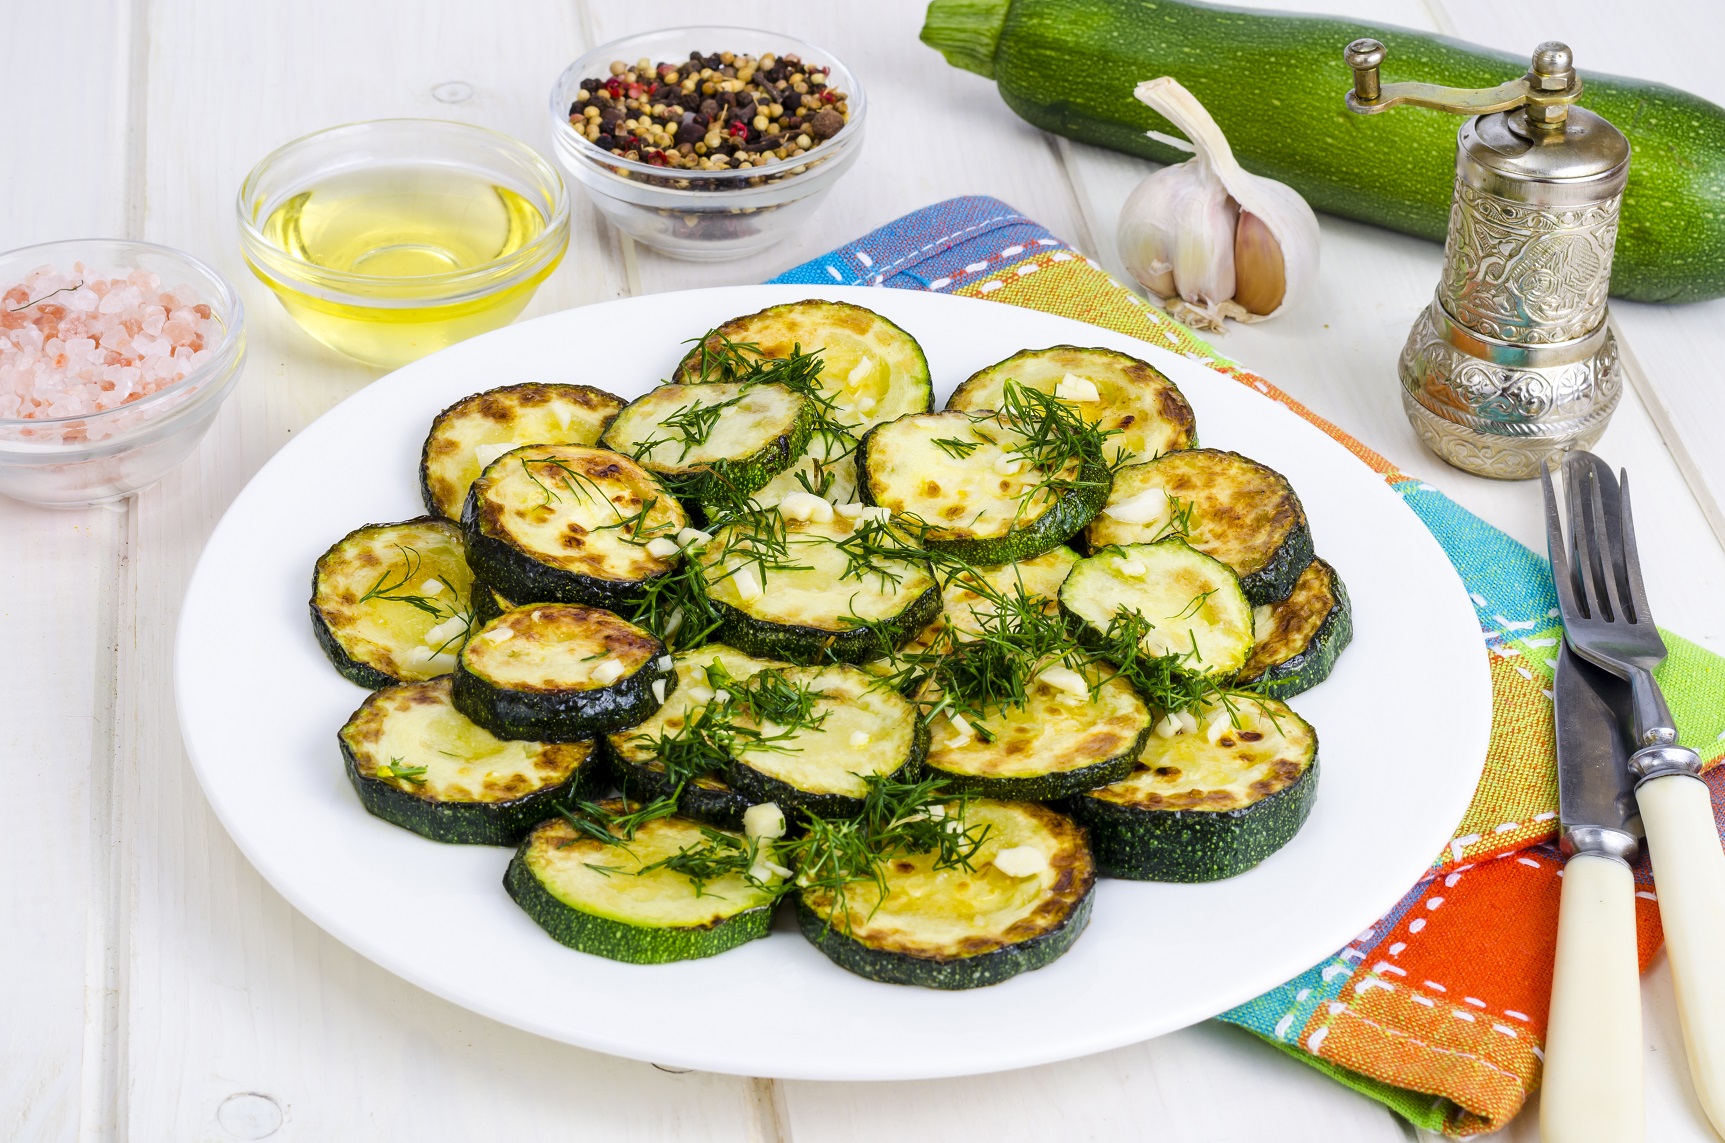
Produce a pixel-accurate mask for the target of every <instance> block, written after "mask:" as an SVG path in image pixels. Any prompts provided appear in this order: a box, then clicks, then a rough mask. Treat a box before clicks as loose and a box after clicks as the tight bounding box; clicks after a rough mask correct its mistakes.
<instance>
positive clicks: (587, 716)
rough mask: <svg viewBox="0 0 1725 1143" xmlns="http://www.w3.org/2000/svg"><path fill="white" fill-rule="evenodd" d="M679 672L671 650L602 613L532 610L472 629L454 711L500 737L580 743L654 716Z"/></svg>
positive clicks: (459, 665)
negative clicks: (651, 715)
mask: <svg viewBox="0 0 1725 1143" xmlns="http://www.w3.org/2000/svg"><path fill="white" fill-rule="evenodd" d="M676 685H677V672H676V671H675V670H674V669H673V666H672V662H671V657H670V656H669V655H667V654H665V645H664V644H663V643H661V642H659V640H657V639H655V638H654V637H653V636H652V635H650V634H648V633H647V632H646V631H644V630H642V629H641V628H639V627H637V626H635V625H634V624H633V623H630V622H628V621H627V620H625V619H622V618H621V617H619V616H616V615H613V614H612V613H611V612H609V611H604V610H601V609H600V608H597V607H583V606H581V605H580V604H575V603H530V604H528V605H527V606H525V607H517V608H516V609H515V610H513V611H506V612H504V613H503V614H502V615H499V616H498V617H497V618H496V619H493V620H492V621H491V622H489V623H487V624H485V625H484V626H483V627H480V628H479V629H478V630H476V631H474V633H473V635H472V637H471V638H469V639H468V641H467V644H466V646H464V647H462V649H461V655H460V656H459V657H458V658H457V659H456V663H455V708H456V709H457V710H459V711H460V712H461V713H462V714H465V715H466V716H467V717H468V718H470V719H472V720H473V721H474V722H476V723H478V724H479V725H480V726H483V727H484V728H485V729H487V730H489V731H490V732H491V733H492V734H495V735H496V736H497V737H499V738H526V739H532V740H534V741H540V742H575V741H578V740H580V739H584V738H597V737H598V736H600V735H603V734H609V733H610V732H611V731H614V730H621V729H623V728H624V727H628V726H634V725H635V724H636V723H638V722H640V721H642V720H643V719H645V718H646V717H647V716H648V715H650V714H652V713H653V712H654V711H655V710H658V709H659V707H660V705H661V704H663V703H664V701H665V698H666V696H667V695H668V694H669V693H670V691H671V688H673V687H675V686H676Z"/></svg>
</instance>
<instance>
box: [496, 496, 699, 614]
mask: <svg viewBox="0 0 1725 1143" xmlns="http://www.w3.org/2000/svg"><path fill="white" fill-rule="evenodd" d="M667 495H668V493H667ZM462 527H463V528H464V529H465V530H466V533H465V534H466V538H467V562H468V565H469V566H470V567H472V568H473V574H474V575H475V576H476V577H478V578H480V579H483V580H484V581H485V582H487V583H489V584H491V585H492V586H493V588H494V589H495V590H496V591H497V592H498V593H499V594H501V595H502V596H504V597H505V598H506V599H531V600H533V601H534V602H535V603H585V604H588V605H590V606H593V607H603V608H604V609H605V610H607V611H627V610H629V609H630V608H631V607H633V606H634V605H635V604H636V603H639V602H640V601H641V599H642V598H643V597H644V596H645V595H646V594H647V592H648V590H649V589H650V588H651V586H652V584H653V582H654V581H655V580H658V579H661V578H663V577H664V576H667V575H670V574H671V572H670V571H666V572H663V573H661V574H660V575H657V576H649V577H647V578H646V579H640V580H612V579H602V578H600V577H599V576H591V575H581V574H579V573H577V572H571V571H566V570H564V569H563V568H555V567H552V566H551V565H550V564H545V563H540V562H539V561H538V560H536V559H534V558H533V557H532V556H530V555H528V554H527V553H526V552H524V551H522V550H521V549H520V548H517V547H516V546H515V545H513V544H510V543H506V542H505V541H503V540H500V539H497V538H496V537H494V536H487V535H485V534H484V533H483V532H481V531H480V530H479V527H478V524H477V520H476V517H475V516H474V515H473V499H472V497H471V496H470V497H469V498H468V501H467V508H466V509H464V510H463V512H462Z"/></svg>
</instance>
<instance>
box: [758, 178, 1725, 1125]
mask: <svg viewBox="0 0 1725 1143" xmlns="http://www.w3.org/2000/svg"><path fill="white" fill-rule="evenodd" d="M774 281H776V282H787V283H797V284H805V285H843V286H884V287H889V288H894V289H912V290H936V291H939V292H942V293H952V294H961V295H965V296H969V297H977V298H988V299H990V300H992V301H997V302H1004V303H1006V304H1008V305H1017V306H1025V307H1028V308H1030V309H1038V310H1045V311H1047V312H1049V313H1056V314H1061V315H1063V316H1066V317H1071V318H1077V319H1079V320H1080V321H1087V322H1090V323H1092V324H1094V325H1098V326H1102V327H1104V328H1106V329H1111V330H1116V331H1118V332H1121V333H1125V334H1130V335H1131V336H1133V337H1137V338H1141V339H1143V340H1145V341H1148V342H1150V343H1151V344H1153V345H1162V346H1166V347H1167V348H1169V349H1171V350H1173V351H1174V352H1176V353H1181V354H1183V355H1185V356H1186V357H1188V358H1191V359H1193V360H1195V361H1198V362H1200V363H1202V364H1204V365H1206V366H1208V367H1210V368H1212V369H1215V370H1216V371H1218V372H1220V373H1224V374H1226V375H1228V376H1230V377H1232V378H1234V379H1235V380H1236V381H1238V382H1240V383H1241V384H1243V385H1248V386H1250V387H1251V388H1253V389H1255V390H1257V391H1258V392H1259V393H1261V394H1263V395H1264V397H1265V398H1267V399H1269V400H1272V401H1280V402H1281V403H1282V404H1284V405H1286V406H1288V407H1289V408H1291V409H1293V410H1294V411H1295V412H1296V413H1298V414H1299V415H1300V416H1302V417H1305V418H1306V419H1307V420H1309V421H1311V422H1312V423H1313V424H1316V425H1317V426H1318V427H1319V428H1322V429H1323V430H1324V431H1325V432H1327V433H1329V434H1330V435H1331V436H1332V437H1334V438H1335V439H1336V440H1338V441H1340V442H1341V443H1342V444H1343V445H1344V446H1346V447H1347V448H1348V450H1349V451H1350V452H1352V453H1353V454H1354V455H1356V456H1358V457H1359V458H1360V460H1361V462H1362V463H1364V464H1367V465H1370V466H1371V467H1372V469H1373V470H1374V471H1376V472H1378V473H1380V474H1381V475H1382V476H1383V478H1384V479H1385V480H1386V481H1388V482H1389V484H1390V486H1391V487H1392V488H1394V489H1395V490H1396V492H1398V493H1399V494H1400V495H1401V497H1402V499H1403V500H1404V501H1406V503H1407V505H1408V507H1409V508H1410V509H1412V511H1413V512H1414V513H1415V514H1416V515H1417V516H1419V518H1420V519H1421V521H1423V522H1424V523H1425V525H1426V526H1427V527H1428V528H1429V529H1431V532H1432V534H1433V535H1434V536H1436V537H1437V539H1438V541H1439V543H1441V544H1442V545H1443V548H1444V551H1445V552H1447V553H1448V555H1449V558H1450V559H1451V561H1452V562H1453V563H1454V564H1455V567H1456V570H1457V571H1458V572H1459V573H1460V574H1461V578H1462V580H1463V581H1464V583H1465V584H1466V585H1467V588H1468V591H1469V593H1470V594H1471V596H1472V598H1473V603H1474V607H1475V609H1476V610H1477V612H1478V615H1479V622H1480V629H1481V632H1482V643H1483V645H1484V646H1483V650H1484V653H1485V654H1486V655H1488V656H1489V658H1490V662H1491V676H1492V688H1493V702H1494V712H1493V719H1492V735H1491V745H1490V748H1489V752H1488V754H1487V757H1486V763H1485V772H1484V775H1483V777H1482V778H1481V779H1480V783H1479V788H1478V790H1477V791H1476V792H1475V794H1474V798H1473V804H1472V805H1471V806H1470V807H1469V808H1468V811H1467V815H1466V816H1465V817H1464V818H1463V819H1462V821H1461V823H1460V824H1459V825H1458V826H1457V827H1456V830H1455V836H1454V837H1453V839H1452V840H1451V841H1450V843H1449V845H1448V846H1447V847H1446V848H1445V849H1444V851H1443V852H1442V853H1440V854H1436V855H1434V860H1433V863H1432V867H1431V871H1430V873H1429V874H1428V875H1427V876H1426V877H1425V878H1424V879H1422V880H1421V881H1420V882H1419V883H1418V884H1417V885H1415V886H1413V887H1412V888H1411V889H1410V890H1409V891H1408V893H1407V895H1406V896H1405V897H1403V898H1402V900H1401V901H1400V902H1399V903H1398V904H1397V905H1396V907H1395V908H1394V909H1392V910H1391V911H1390V913H1389V914H1388V915H1387V916H1385V917H1384V918H1383V919H1382V920H1380V921H1379V922H1378V923H1377V924H1375V925H1373V926H1372V927H1371V928H1370V929H1367V930H1366V931H1365V932H1363V933H1361V934H1360V935H1359V936H1358V937H1356V938H1354V940H1352V941H1351V942H1349V943H1348V944H1347V945H1346V946H1345V947H1343V948H1341V949H1338V950H1337V951H1336V953H1335V955H1334V956H1332V957H1330V958H1328V959H1327V960H1325V961H1324V962H1323V963H1322V964H1318V965H1314V966H1313V967H1312V968H1311V969H1310V970H1309V971H1307V972H1305V973H1302V974H1301V975H1300V976H1298V977H1297V978H1295V979H1293V980H1290V981H1288V982H1287V983H1286V984H1284V985H1282V986H1281V987H1280V988H1277V989H1275V990H1273V991H1271V992H1268V993H1265V994H1264V995H1263V996H1260V997H1258V998H1257V999H1255V1000H1253V1001H1251V1002H1249V1003H1247V1004H1243V1005H1241V1006H1240V1007H1238V1008H1235V1009H1233V1010H1232V1011H1229V1012H1225V1013H1223V1014H1222V1015H1221V1017H1220V1019H1221V1020H1223V1021H1225V1022H1227V1023H1230V1024H1235V1025H1238V1026H1240V1027H1242V1028H1246V1029H1248V1030H1250V1031H1252V1032H1254V1033H1256V1034H1257V1035H1259V1036H1262V1037H1263V1038H1265V1039H1266V1040H1269V1041H1271V1042H1272V1043H1275V1044H1277V1045H1280V1046H1281V1047H1282V1048H1284V1049H1285V1050H1286V1051H1288V1052H1289V1053H1291V1054H1293V1055H1295V1056H1296V1057H1298V1058H1299V1059H1302V1060H1304V1061H1306V1062H1307V1063H1309V1064H1311V1065H1312V1066H1314V1067H1317V1068H1320V1069H1322V1070H1323V1071H1325V1072H1327V1073H1328V1074H1329V1075H1331V1076H1333V1077H1335V1078H1336V1079H1337V1080H1339V1081H1341V1082H1342V1083H1345V1084H1347V1085H1348V1086H1350V1087H1353V1088H1355V1089H1357V1090H1359V1091H1361V1092H1364V1093H1365V1094H1367V1095H1369V1096H1371V1097H1372V1098H1374V1099H1377V1100H1380V1101H1381V1102H1383V1103H1385V1104H1387V1105H1388V1106H1390V1107H1391V1108H1393V1109H1394V1110H1396V1111H1397V1112H1398V1113H1400V1114H1401V1115H1403V1116H1405V1117H1406V1118H1407V1119H1409V1120H1410V1121H1412V1122H1413V1123H1415V1124H1417V1125H1419V1126H1421V1127H1425V1128H1428V1129H1431V1130H1436V1131H1442V1132H1445V1133H1447V1134H1450V1135H1453V1136H1458V1137H1460V1136H1466V1135H1472V1134H1477V1133H1480V1132H1484V1131H1491V1130H1494V1129H1496V1128H1498V1127H1501V1126H1502V1125H1503V1124H1504V1123H1506V1122H1507V1121H1508V1120H1509V1119H1510V1118H1511V1117H1512V1116H1514V1115H1515V1113H1516V1112H1517V1111H1518V1110H1519V1109H1520V1108H1521V1106H1522V1103H1523V1102H1524V1101H1525V1100H1526V1098H1527V1095H1528V1093H1529V1092H1530V1091H1532V1090H1533V1089H1534V1088H1535V1087H1536V1086H1537V1085H1538V1082H1539V1076H1540V1059H1541V1052H1540V1044H1541V1042H1542V1039H1543V1037H1544V1032H1545V1017H1546V1004H1547V997H1548V993H1549V992H1550V988H1551V965H1552V958H1553V949H1554V947H1555V942H1556V935H1557V902H1558V888H1559V881H1558V871H1559V870H1560V869H1561V868H1562V858H1561V857H1560V855H1559V854H1558V851H1557V849H1556V847H1555V844H1554V843H1555V838H1556V833H1557V777H1556V771H1555V767H1554V756H1553V731H1552V718H1551V709H1552V708H1551V686H1552V668H1553V658H1552V657H1553V653H1554V651H1555V649H1556V647H1557V645H1558V642H1559V640H1560V639H1561V638H1562V635H1563V632H1562V628H1561V626H1560V625H1559V621H1558V617H1557V600H1556V597H1555V596H1554V594H1553V591H1552V583H1551V572H1550V569H1549V567H1548V566H1547V564H1546V562H1545V560H1544V559H1543V558H1541V557H1540V556H1538V555H1535V554H1534V553H1533V552H1530V551H1529V550H1528V549H1526V548H1525V547H1523V546H1522V545H1521V544H1519V543H1517V542H1516V541H1515V540H1513V539H1511V538H1510V537H1509V536H1507V535H1505V534H1504V533H1502V532H1500V531H1498V530H1497V529H1496V528H1493V527H1492V526H1491V525H1489V524H1487V523H1485V522H1484V521H1483V520H1480V519H1479V518H1478V517H1476V516H1474V515H1472V514H1471V513H1469V512H1467V511H1466V510H1464V509H1463V508H1461V507H1460V506H1459V505H1457V504H1456V503H1455V502H1454V501H1452V500H1450V499H1449V498H1448V497H1446V496H1444V495H1443V494H1442V493H1441V492H1439V491H1438V490H1437V489H1435V488H1432V487H1431V486H1430V485H1424V484H1421V483H1419V482H1418V481H1415V480H1412V479H1410V478H1408V477H1407V476H1404V475H1402V474H1401V473H1400V472H1397V471H1396V469H1395V467H1394V466H1393V465H1391V464H1390V463H1389V462H1388V461H1387V460H1385V459H1384V458H1383V457H1381V456H1379V455H1378V454H1377V453H1375V452H1373V451H1372V450H1371V449H1370V448H1368V447H1367V446H1365V445H1364V444H1361V443H1360V442H1359V441H1356V440H1354V439H1353V438H1352V437H1350V436H1348V435H1347V434H1345V433H1343V432H1342V431H1341V430H1340V429H1338V428H1336V427H1335V426H1334V425H1332V424H1330V423H1328V422H1327V421H1325V420H1324V419H1323V418H1322V417H1320V416H1318V415H1316V414H1315V413H1313V412H1312V411H1311V410H1309V409H1307V408H1305V407H1304V406H1303V405H1301V404H1300V403H1299V402H1297V401H1295V400H1293V399H1292V398H1290V397H1289V396H1288V395H1287V394H1285V393H1283V392H1282V391H1281V390H1279V389H1277V388H1276V387H1275V386H1274V385H1272V384H1271V383H1270V382H1268V381H1267V380H1265V379H1264V378H1262V377H1259V376H1258V375H1256V374H1254V373H1251V372H1249V371H1247V370H1246V369H1244V368H1242V367H1241V366H1239V365H1237V364H1235V363H1234V362H1232V361H1229V360H1228V359H1227V358H1225V357H1223V356H1221V355H1220V354H1218V353H1217V352H1216V350H1215V349H1214V348H1213V347H1212V346H1210V345H1209V344H1207V343H1206V342H1204V341H1202V340H1200V339H1199V338H1198V337H1196V336H1195V335H1194V334H1193V333H1192V332H1191V331H1190V330H1188V329H1186V328H1185V327H1184V326H1182V325H1180V324H1178V323H1177V322H1175V321H1173V320H1172V319H1170V318H1169V317H1167V316H1166V315H1165V314H1163V313H1162V311H1161V310H1159V309H1157V308H1155V307H1154V306H1151V305H1149V304H1147V303H1146V302H1145V301H1144V300H1143V299H1142V298H1140V297H1139V296H1138V295H1137V294H1135V293H1134V292H1133V291H1131V290H1130V289H1128V288H1126V287H1125V286H1124V285H1122V284H1121V283H1120V282H1119V281H1118V280H1116V279H1115V278H1113V277H1112V276H1110V275H1109V274H1108V273H1107V272H1106V271H1104V270H1103V269H1102V268H1101V267H1100V266H1099V265H1097V264H1096V263H1095V262H1094V261H1092V260H1091V259H1089V258H1087V257H1085V256H1084V255H1083V254H1081V253H1079V252H1078V251H1076V250H1074V249H1072V248H1071V247H1070V246H1068V245H1067V244H1066V243H1065V242H1062V241H1061V240H1060V239H1058V238H1056V237H1055V236H1054V235H1052V234H1050V233H1049V232H1048V231H1047V230H1045V229H1043V228H1042V227H1041V226H1039V225H1037V224H1036V223H1035V222H1034V221H1032V220H1031V219H1029V218H1026V217H1025V216H1024V215H1021V214H1019V213H1018V212H1017V211H1015V210H1013V209H1012V208H1011V207H1010V206H1008V205H1006V204H1005V203H1003V202H1000V201H998V200H996V199H991V198H983V197H967V198H957V199H952V200H949V201H947V202H942V203H937V204H935V205H934V206H930V207H927V208H925V209H923V210H919V211H916V212H915V213H913V214H909V215H906V216H905V217H903V218H900V219H898V220H897V221H895V222H892V223H889V224H888V225H886V226H883V227H881V228H880V229H879V230H876V231H874V232H873V233H870V234H867V235H864V236H863V237H861V238H859V239H857V240H856V241H854V242H852V243H850V244H848V245H846V246H843V247H841V248H839V249H837V250H834V251H832V252H831V253H829V254H825V255H823V256H821V257H819V258H816V259H814V260H812V261H810V262H806V263H804V264H803V265H801V266H797V267H796V268H794V269H792V270H789V271H787V272H786V273H784V274H782V275H780V276H779V277H778V278H775V279H774ZM1530 494H1531V493H1530ZM1666 642H1667V644H1668V645H1669V647H1670V648H1671V657H1670V658H1669V659H1668V660H1667V661H1666V664H1665V666H1664V668H1663V669H1662V670H1661V672H1660V675H1659V680H1660V683H1661V685H1662V686H1663V687H1664V688H1665V693H1666V696H1667V697H1668V698H1669V700H1670V703H1671V707H1672V710H1673V711H1674V712H1675V713H1676V716H1677V722H1678V725H1679V727H1680V728H1681V730H1682V733H1683V739H1684V741H1685V742H1688V743H1690V744H1696V745H1701V748H1702V751H1703V753H1704V754H1706V755H1708V756H1709V757H1710V760H1711V761H1718V757H1719V755H1720V754H1721V753H1722V751H1725V747H1721V745H1720V739H1721V737H1725V735H1722V733H1721V732H1722V731H1725V659H1721V658H1720V657H1719V656H1716V655H1713V654H1711V653H1710V652H1707V651H1704V650H1702V649H1701V648H1699V647H1697V646H1695V645H1694V644H1692V643H1689V642H1686V641H1685V640H1683V639H1681V638H1678V637H1676V636H1673V635H1670V634H1669V633H1668V634H1667V635H1666ZM1709 782H1710V785H1711V786H1712V789H1713V805H1714V814H1715V817H1716V818H1717V819H1718V820H1719V822H1720V825H1721V829H1722V832H1725V768H1720V769H1717V770H1714V771H1712V773H1711V774H1710V777H1709ZM1636 877H1637V881H1638V886H1637V888H1638V890H1639V891H1638V893H1637V901H1636V907H1637V908H1636V914H1637V919H1638V921H1639V936H1640V947H1641V962H1642V968H1643V969H1645V968H1646V967H1647V964H1648V961H1649V960H1650V959H1651V958H1652V956H1653V955H1654V953H1655V952H1657V950H1658V947H1659V943H1660V939H1661V938H1660V930H1659V914H1658V909H1657V907H1656V906H1655V904H1654V901H1655V898H1654V890H1653V884H1652V880H1651V878H1650V877H1649V876H1648V871H1647V868H1646V865H1645V861H1644V862H1643V865H1642V867H1641V868H1640V869H1639V870H1638V871H1637V874H1636Z"/></svg>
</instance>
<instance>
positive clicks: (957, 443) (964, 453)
mask: <svg viewBox="0 0 1725 1143" xmlns="http://www.w3.org/2000/svg"><path fill="white" fill-rule="evenodd" d="M934 444H935V447H937V448H939V449H940V451H942V452H944V453H945V454H946V455H947V456H950V457H952V458H953V459H954V460H964V459H965V458H966V457H968V456H970V454H971V453H973V452H975V451H976V450H977V449H979V448H981V447H982V442H981V441H962V440H959V439H958V438H957V437H936V438H935V439H934Z"/></svg>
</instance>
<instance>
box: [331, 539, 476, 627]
mask: <svg viewBox="0 0 1725 1143" xmlns="http://www.w3.org/2000/svg"><path fill="white" fill-rule="evenodd" d="M395 547H396V551H398V552H400V553H401V565H400V572H399V574H396V573H395V572H394V570H393V568H384V569H383V571H382V572H381V573H380V574H379V575H378V577H377V579H376V580H374V581H372V585H371V587H369V588H367V589H366V592H365V594H364V595H362V596H360V597H359V601H360V602H361V603H370V602H371V601H372V600H374V599H376V600H382V601H384V602H387V603H401V604H406V605H407V606H408V607H411V608H414V609H415V610H418V611H423V612H425V614H427V615H429V616H431V617H432V618H433V619H436V620H439V621H442V620H446V619H459V620H461V630H460V631H458V632H456V633H455V634H454V635H452V636H450V637H449V638H448V639H445V640H444V641H443V643H442V645H440V646H438V647H434V648H433V649H432V654H434V655H441V654H443V653H444V652H445V651H447V650H449V648H450V647H453V646H455V645H457V644H459V643H463V642H465V641H466V640H467V634H468V632H469V631H470V630H472V628H473V613H472V612H471V611H469V610H466V609H464V608H463V607H462V606H461V604H460V601H459V599H458V598H457V596H456V593H455V589H454V588H452V587H450V586H449V585H448V584H444V585H443V586H444V589H445V590H446V591H448V592H449V598H450V602H449V603H448V604H447V605H445V604H443V603H439V602H438V601H437V600H436V599H433V598H431V597H430V596H427V595H423V594H421V593H419V592H416V591H408V590H403V589H405V588H406V587H407V585H408V584H410V583H412V582H413V581H414V580H416V579H418V578H419V569H420V567H421V566H422V565H423V563H424V561H423V560H422V559H421V558H420V555H419V552H418V551H417V550H415V549H413V548H410V547H408V546H406V545H405V544H397V545H396V546H395ZM392 576H393V578H391V577H392ZM438 582H439V583H442V582H443V581H442V580H441V579H439V580H438ZM438 594H439V595H440V596H441V595H442V592H439V593H438Z"/></svg>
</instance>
